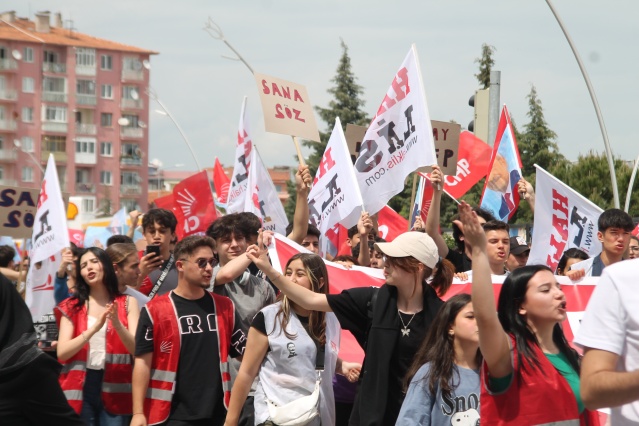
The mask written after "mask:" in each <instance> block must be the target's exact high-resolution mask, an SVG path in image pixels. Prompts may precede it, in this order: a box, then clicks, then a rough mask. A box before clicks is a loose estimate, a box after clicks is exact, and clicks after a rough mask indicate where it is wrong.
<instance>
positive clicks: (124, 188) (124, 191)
mask: <svg viewBox="0 0 639 426" xmlns="http://www.w3.org/2000/svg"><path fill="white" fill-rule="evenodd" d="M140 194H142V187H141V186H140V185H121V186H120V195H140Z"/></svg>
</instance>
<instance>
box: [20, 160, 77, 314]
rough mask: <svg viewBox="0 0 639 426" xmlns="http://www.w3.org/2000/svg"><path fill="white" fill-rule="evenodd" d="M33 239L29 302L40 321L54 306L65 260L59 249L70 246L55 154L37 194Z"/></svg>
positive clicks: (32, 311) (27, 294)
mask: <svg viewBox="0 0 639 426" xmlns="http://www.w3.org/2000/svg"><path fill="white" fill-rule="evenodd" d="M31 241H32V244H33V246H32V248H31V252H30V257H31V265H30V266H29V273H28V275H27V292H26V302H27V306H29V309H30V310H31V315H32V316H33V320H34V321H37V320H39V319H40V318H41V317H42V315H44V314H46V313H47V312H51V310H52V309H53V307H54V306H55V299H54V298H53V280H54V277H55V273H56V271H57V270H58V266H59V265H60V261H61V260H62V256H61V254H60V252H61V251H62V249H63V248H65V247H69V231H68V229H67V217H66V211H65V209H64V201H62V192H61V191H60V183H59V181H58V172H57V170H56V167H55V161H54V160H53V155H52V154H51V155H49V161H48V163H47V170H46V172H45V173H44V180H43V181H42V187H41V189H40V196H39V197H38V206H37V210H36V214H35V219H34V222H33V236H32V237H31Z"/></svg>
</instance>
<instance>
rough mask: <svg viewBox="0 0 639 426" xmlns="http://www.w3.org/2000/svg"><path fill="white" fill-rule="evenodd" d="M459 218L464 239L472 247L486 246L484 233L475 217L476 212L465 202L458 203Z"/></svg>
mask: <svg viewBox="0 0 639 426" xmlns="http://www.w3.org/2000/svg"><path fill="white" fill-rule="evenodd" d="M459 219H460V222H461V223H462V225H463V228H461V229H462V231H463V233H464V240H466V242H467V243H468V244H470V245H471V246H472V247H484V248H485V247H486V233H485V232H484V228H482V226H481V224H480V223H479V219H478V218H477V213H475V212H474V211H473V209H472V208H471V207H470V206H469V205H468V204H467V203H466V202H465V201H462V202H461V204H460V205H459Z"/></svg>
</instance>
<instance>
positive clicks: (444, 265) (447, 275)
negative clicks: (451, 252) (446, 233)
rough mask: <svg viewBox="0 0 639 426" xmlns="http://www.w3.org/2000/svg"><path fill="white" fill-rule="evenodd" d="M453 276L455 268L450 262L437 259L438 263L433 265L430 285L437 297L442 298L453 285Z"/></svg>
mask: <svg viewBox="0 0 639 426" xmlns="http://www.w3.org/2000/svg"><path fill="white" fill-rule="evenodd" d="M454 275H455V266H453V264H452V263H450V261H448V260H446V259H442V258H439V262H437V265H435V275H433V280H432V281H431V283H430V285H431V287H433V288H434V289H435V291H436V292H437V295H438V296H439V297H442V296H444V295H445V294H446V292H447V291H448V289H449V288H450V286H451V285H452V284H453V277H454Z"/></svg>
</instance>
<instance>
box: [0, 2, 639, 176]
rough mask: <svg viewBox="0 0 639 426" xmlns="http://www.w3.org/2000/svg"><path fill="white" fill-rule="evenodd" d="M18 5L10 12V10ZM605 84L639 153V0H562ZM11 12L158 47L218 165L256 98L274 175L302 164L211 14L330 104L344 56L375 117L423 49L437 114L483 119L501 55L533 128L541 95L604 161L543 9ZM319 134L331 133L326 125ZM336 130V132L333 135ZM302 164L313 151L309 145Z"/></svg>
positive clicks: (331, 5)
mask: <svg viewBox="0 0 639 426" xmlns="http://www.w3.org/2000/svg"><path fill="white" fill-rule="evenodd" d="M5 4H6V3H5ZM553 4H554V6H555V8H556V9H557V11H558V13H559V15H560V16H561V18H562V20H563V22H564V24H565V26H566V28H567V30H568V32H569V34H570V35H571V37H572V39H573V41H574V43H575V45H576V47H577V50H578V51H579V53H580V55H581V57H582V60H583V61H584V63H585V66H586V69H587V72H588V74H589V75H590V79H591V81H592V84H593V86H594V89H595V92H596V96H597V98H598V101H599V105H600V108H601V111H602V114H603V117H604V121H605V125H606V128H607V132H608V137H609V140H610V144H611V147H612V151H613V153H614V155H615V156H616V157H619V158H622V159H624V160H634V159H635V158H636V157H637V155H638V154H639V143H637V142H638V141H639V128H638V125H639V121H638V120H637V118H638V115H639V114H638V113H639V82H638V80H639V50H637V48H636V46H635V44H636V42H637V40H639V26H637V25H636V17H637V16H638V15H639V2H637V1H636V0H616V1H614V2H602V1H594V0H554V1H553ZM7 6H9V5H6V6H5V9H9V7H12V8H13V9H14V10H15V11H16V12H17V14H18V15H19V16H27V15H28V16H29V17H30V18H31V19H33V14H34V13H35V12H36V11H41V10H49V11H51V12H52V13H53V12H61V13H62V16H63V19H64V20H68V19H72V20H73V27H74V28H75V29H76V31H79V32H83V33H87V34H90V35H93V36H96V37H100V38H104V39H109V40H113V41H117V42H121V43H126V44H130V45H134V46H138V47H142V48H146V49H150V50H154V51H157V52H159V55H156V56H153V57H152V59H151V86H152V87H153V88H154V89H155V91H156V93H157V95H158V97H159V98H160V100H161V101H162V102H163V103H164V104H165V106H166V107H167V108H168V109H169V110H170V112H171V113H172V115H173V116H174V117H175V119H176V120H177V121H178V122H179V124H180V126H181V127H182V128H183V130H184V132H185V134H186V135H187V137H188V139H189V141H190V143H191V146H192V147H193V151H194V152H195V156H197V158H198V161H199V162H200V164H201V166H203V167H208V166H212V165H213V163H214V161H215V157H216V156H217V157H219V159H220V161H221V162H222V163H223V164H224V165H232V163H233V155H234V149H235V147H234V144H235V143H236V140H237V136H236V135H237V128H238V122H239V115H240V108H241V104H242V99H243V97H244V96H247V97H248V114H249V118H248V119H249V122H250V125H249V126H250V131H251V136H252V139H253V141H254V143H255V145H256V146H257V147H258V150H259V151H260V154H261V156H262V158H263V160H264V162H265V163H266V165H267V166H269V167H272V166H275V165H295V164H296V161H295V148H294V145H293V142H292V139H291V137H290V136H286V135H279V134H273V133H266V132H265V131H264V120H263V117H262V109H261V106H260V103H259V98H258V91H257V86H256V84H255V81H254V79H253V76H252V75H251V73H250V72H249V70H248V69H247V68H246V67H245V66H244V65H243V64H242V63H241V62H239V61H233V60H229V59H225V58H223V57H222V55H225V56H233V53H232V52H231V51H230V50H229V49H228V48H227V46H226V45H225V44H224V43H223V42H222V41H220V40H215V39H213V38H212V37H211V36H209V34H208V33H206V32H205V31H204V30H203V28H204V25H205V22H206V21H207V20H208V19H209V17H210V18H211V19H212V20H213V21H214V22H215V23H217V24H218V25H219V26H220V27H221V29H222V30H223V32H224V36H225V37H226V39H227V40H228V41H229V43H231V44H232V45H233V46H234V47H235V49H236V50H237V51H238V52H240V54H241V55H242V56H243V57H244V59H246V61H247V62H248V63H249V64H250V65H251V67H252V68H253V69H254V70H255V71H256V72H260V73H263V74H268V75H272V76H276V77H279V78H282V79H285V80H289V81H293V82H296V83H299V84H303V85H305V86H306V88H307V90H308V94H309V97H310V100H311V102H312V103H313V104H314V105H318V106H322V107H326V106H327V105H328V102H329V101H330V100H331V95H329V94H328V93H327V89H329V88H330V87H331V86H332V85H333V83H331V81H330V80H331V79H332V78H333V77H334V76H335V72H336V68H337V65H338V61H339V58H340V56H341V54H342V51H341V47H340V38H341V39H343V40H344V42H345V43H346V44H347V46H348V49H349V55H350V58H351V64H352V69H353V72H354V73H355V75H356V76H357V78H358V83H359V84H360V85H361V86H362V87H363V89H364V96H363V98H364V100H365V102H366V103H365V111H366V112H367V113H368V114H369V115H370V116H373V114H374V112H375V111H376V110H377V108H378V106H379V104H380V102H381V100H382V99H383V97H384V95H385V93H386V91H387V89H388V87H389V86H390V83H391V81H392V78H393V77H394V75H395V72H396V71H397V69H398V68H399V66H400V64H401V63H402V61H403V59H404V57H405V56H406V54H407V53H408V50H409V48H410V46H411V44H412V43H415V44H416V46H417V51H418V54H419V59H420V66H421V70H422V76H423V80H424V86H425V92H426V98H427V103H428V108H429V111H430V116H431V119H434V120H441V121H448V120H455V121H456V122H458V123H460V124H461V125H462V126H463V127H465V126H467V124H468V122H470V121H471V120H472V116H473V109H472V107H470V106H469V105H468V99H469V98H470V96H471V95H472V94H473V93H474V91H475V90H476V89H478V88H479V87H478V82H477V80H476V78H475V77H474V74H476V73H477V72H478V65H477V64H476V63H475V59H476V58H478V57H480V56H481V46H482V44H483V43H487V44H489V45H492V46H494V47H495V48H496V52H495V55H494V59H495V65H494V68H493V69H494V70H499V71H501V103H502V104H506V105H507V106H508V109H509V111H510V113H511V115H512V117H513V118H514V120H515V123H516V125H517V126H518V128H519V129H520V130H521V129H522V128H523V126H524V125H525V124H526V123H527V122H528V117H527V116H526V113H527V112H528V103H527V99H526V96H527V95H528V93H529V92H530V89H531V85H534V86H535V87H536V89H537V93H538V97H539V99H540V100H541V102H542V106H543V108H544V114H545V118H546V121H547V123H548V125H549V127H550V128H551V129H552V130H554V131H555V132H556V133H557V143H558V145H559V149H560V151H561V152H562V153H563V154H564V155H565V156H567V157H568V158H569V159H570V160H576V159H577V158H578V156H579V155H580V154H587V153H588V152H589V151H591V150H592V151H596V152H604V143H603V137H602V135H601V131H600V128H599V125H598V122H597V117H596V114H595V110H594V107H593V104H592V101H591V99H590V95H589V94H588V91H587V87H586V84H585V82H584V79H583V77H582V75H581V72H580V70H579V67H578V65H577V62H576V60H575V57H574V56H573V54H572V51H571V50H570V47H569V45H568V42H567V41H566V39H565V38H564V35H563V33H562V32H561V29H560V27H559V25H558V24H557V21H556V20H555V18H554V16H553V15H552V12H551V10H550V8H549V7H548V5H547V4H546V2H545V1H542V0H536V1H531V0H519V1H506V0H503V1H497V0H482V1H476V0H453V1H441V0H440V1H434V0H427V1H423V0H422V1H405V0H396V1H394V2H390V1H384V2H382V1H379V0H367V1H363V0H352V1H344V0H342V1H337V0H323V1H321V2H320V1H294V0H278V1H274V0H264V1H247V0H237V1H219V0H217V1H211V0H186V1H181V2H176V1H173V0H170V1H169V0H134V1H130V0H128V1H124V0H111V1H108V2H90V3H87V2H86V1H79V0H57V1H55V2H52V1H51V0H49V1H44V0H28V1H27V2H19V5H18V4H16V5H13V6H9V7H7ZM155 109H159V107H158V105H157V104H153V105H152V106H151V116H150V117H149V128H150V153H149V155H148V160H152V159H159V160H160V161H161V162H162V164H163V167H164V168H165V169H169V170H170V169H178V170H196V169H197V167H196V164H195V160H194V159H193V156H192V155H191V154H190V152H189V150H188V149H187V147H186V145H185V143H184V141H183V140H182V138H181V137H180V134H179V133H178V131H177V129H176V127H175V126H174V125H173V123H172V122H171V121H170V120H169V118H168V117H166V116H163V115H160V114H157V113H155V112H154V110H155ZM316 118H317V122H318V126H319V128H320V130H321V131H328V130H330V129H329V128H328V125H327V124H326V123H324V122H322V121H321V120H320V119H319V117H317V116H316ZM330 127H331V128H332V124H331V126H330ZM303 153H304V155H308V153H309V150H308V149H306V148H303Z"/></svg>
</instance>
